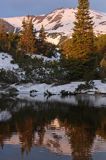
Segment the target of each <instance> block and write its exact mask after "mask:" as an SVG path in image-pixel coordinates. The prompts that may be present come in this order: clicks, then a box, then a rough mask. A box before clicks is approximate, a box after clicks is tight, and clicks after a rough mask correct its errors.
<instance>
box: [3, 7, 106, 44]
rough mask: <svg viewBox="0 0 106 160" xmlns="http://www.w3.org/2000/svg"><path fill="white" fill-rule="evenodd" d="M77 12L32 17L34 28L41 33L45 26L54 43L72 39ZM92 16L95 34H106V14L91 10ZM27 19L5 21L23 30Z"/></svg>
mask: <svg viewBox="0 0 106 160" xmlns="http://www.w3.org/2000/svg"><path fill="white" fill-rule="evenodd" d="M76 12H77V8H59V9H56V10H54V11H52V12H50V13H48V14H43V15H38V16H36V15H35V16H34V15H32V17H33V23H34V27H35V28H36V30H37V31H39V29H40V28H41V26H42V25H43V26H44V28H45V30H46V32H47V33H48V37H49V40H50V38H51V40H52V41H53V39H56V41H59V39H60V38H61V37H62V36H66V37H71V35H72V32H73V27H74V23H73V22H74V21H75V14H76ZM90 14H91V16H92V17H93V21H94V32H95V34H96V35H97V34H106V13H103V12H98V11H94V10H90ZM26 17H27V16H22V17H12V18H11V17H10V18H3V20H4V21H6V22H8V23H9V24H11V25H12V26H13V27H14V28H20V29H21V26H22V20H23V18H26ZM51 35H52V36H51ZM54 41H55V40H54Z"/></svg>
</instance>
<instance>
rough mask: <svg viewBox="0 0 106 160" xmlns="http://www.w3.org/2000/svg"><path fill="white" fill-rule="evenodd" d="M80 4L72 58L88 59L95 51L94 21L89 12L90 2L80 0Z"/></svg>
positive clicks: (75, 23) (73, 38) (73, 37)
mask: <svg viewBox="0 0 106 160" xmlns="http://www.w3.org/2000/svg"><path fill="white" fill-rule="evenodd" d="M78 2H79V4H78V11H77V13H76V21H75V22H74V25H75V26H74V32H73V35H72V51H71V53H70V57H72V58H75V59H77V58H80V59H86V58H87V57H88V55H90V54H91V53H93V51H94V33H93V21H92V17H91V16H90V12H89V1H88V0H78Z"/></svg>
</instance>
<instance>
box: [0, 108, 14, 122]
mask: <svg viewBox="0 0 106 160" xmlns="http://www.w3.org/2000/svg"><path fill="white" fill-rule="evenodd" d="M11 117H12V115H11V114H10V112H8V111H2V112H0V122H5V121H7V120H9V119H11Z"/></svg>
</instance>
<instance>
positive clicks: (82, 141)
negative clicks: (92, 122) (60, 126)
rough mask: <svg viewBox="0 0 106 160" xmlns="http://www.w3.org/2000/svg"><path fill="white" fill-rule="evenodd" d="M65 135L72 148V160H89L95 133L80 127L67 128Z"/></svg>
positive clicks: (88, 128) (86, 127)
mask: <svg viewBox="0 0 106 160" xmlns="http://www.w3.org/2000/svg"><path fill="white" fill-rule="evenodd" d="M67 134H68V137H69V140H70V143H71V147H72V156H73V160H91V159H92V158H91V147H92V144H93V140H94V137H95V131H94V130H93V129H92V128H90V127H88V126H83V125H82V126H73V127H69V128H68V130H67Z"/></svg>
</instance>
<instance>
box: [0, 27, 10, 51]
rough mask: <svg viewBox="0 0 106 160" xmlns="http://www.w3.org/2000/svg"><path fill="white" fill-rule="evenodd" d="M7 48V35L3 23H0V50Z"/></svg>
mask: <svg viewBox="0 0 106 160" xmlns="http://www.w3.org/2000/svg"><path fill="white" fill-rule="evenodd" d="M7 50H8V35H7V33H6V28H5V26H4V25H0V51H4V52H6V51H7Z"/></svg>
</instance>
